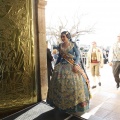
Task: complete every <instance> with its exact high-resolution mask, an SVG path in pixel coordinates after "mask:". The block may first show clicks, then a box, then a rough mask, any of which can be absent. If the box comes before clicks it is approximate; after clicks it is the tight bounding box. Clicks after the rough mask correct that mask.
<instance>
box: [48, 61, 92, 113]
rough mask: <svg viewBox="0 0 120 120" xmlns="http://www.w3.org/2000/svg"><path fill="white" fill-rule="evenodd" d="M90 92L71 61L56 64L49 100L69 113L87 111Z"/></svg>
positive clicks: (51, 103)
mask: <svg viewBox="0 0 120 120" xmlns="http://www.w3.org/2000/svg"><path fill="white" fill-rule="evenodd" d="M89 100H90V94H89V91H88V88H87V85H86V82H85V80H84V78H83V77H82V76H81V75H80V73H74V72H73V71H72V66H71V65H70V64H69V63H66V64H62V63H59V64H57V65H56V66H55V68H54V72H53V76H52V79H51V81H50V88H49V89H48V99H47V102H48V103H49V104H50V105H51V106H54V107H56V108H58V109H60V110H62V111H65V112H69V113H76V112H85V111H86V110H88V109H89Z"/></svg>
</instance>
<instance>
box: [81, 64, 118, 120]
mask: <svg viewBox="0 0 120 120" xmlns="http://www.w3.org/2000/svg"><path fill="white" fill-rule="evenodd" d="M88 75H89V77H90V81H91V86H92V79H91V75H90V73H89V71H88ZM101 82H102V86H101V87H99V86H97V88H95V89H92V90H91V93H92V99H91V102H90V110H89V111H88V112H87V113H86V114H84V115H83V117H85V118H86V119H89V120H120V88H119V89H117V88H116V83H115V82H114V78H113V74H112V68H111V67H110V66H109V65H104V67H103V68H102V69H101Z"/></svg>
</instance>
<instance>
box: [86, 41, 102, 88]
mask: <svg viewBox="0 0 120 120" xmlns="http://www.w3.org/2000/svg"><path fill="white" fill-rule="evenodd" d="M86 67H87V68H90V70H91V74H92V78H93V86H92V89H94V88H96V87H97V81H96V79H98V81H99V82H98V84H99V86H101V80H100V67H101V68H102V67H103V53H102V50H101V49H100V48H98V47H97V43H96V42H95V41H93V42H92V46H91V48H90V49H89V51H88V53H87V63H86Z"/></svg>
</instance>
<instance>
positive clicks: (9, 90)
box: [0, 0, 37, 113]
mask: <svg viewBox="0 0 120 120" xmlns="http://www.w3.org/2000/svg"><path fill="white" fill-rule="evenodd" d="M32 2H33V0H0V113H3V112H4V111H6V110H9V111H11V110H13V109H14V108H15V109H16V108H19V107H21V106H26V105H29V104H32V103H35V102H37V92H36V79H35V78H36V77H35V58H34V57H35V52H34V50H35V47H34V30H33V28H34V24H33V3H32Z"/></svg>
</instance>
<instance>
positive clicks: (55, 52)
mask: <svg viewBox="0 0 120 120" xmlns="http://www.w3.org/2000/svg"><path fill="white" fill-rule="evenodd" d="M52 56H53V59H54V60H53V61H52V65H53V68H54V66H55V64H56V62H57V58H58V50H57V49H53V52H52Z"/></svg>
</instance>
